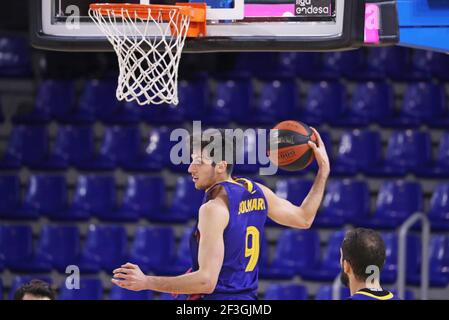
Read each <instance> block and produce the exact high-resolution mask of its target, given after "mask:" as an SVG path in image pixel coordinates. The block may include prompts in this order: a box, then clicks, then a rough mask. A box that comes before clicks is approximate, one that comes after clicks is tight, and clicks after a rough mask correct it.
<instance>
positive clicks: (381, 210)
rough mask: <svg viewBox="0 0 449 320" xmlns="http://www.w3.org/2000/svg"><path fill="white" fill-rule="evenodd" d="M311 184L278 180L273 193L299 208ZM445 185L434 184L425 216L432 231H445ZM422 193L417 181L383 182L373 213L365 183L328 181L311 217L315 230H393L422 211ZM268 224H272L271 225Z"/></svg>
mask: <svg viewBox="0 0 449 320" xmlns="http://www.w3.org/2000/svg"><path fill="white" fill-rule="evenodd" d="M311 186H312V181H310V180H303V179H298V178H289V179H283V180H279V181H278V182H277V184H276V193H277V194H278V195H279V196H280V197H282V198H285V199H288V200H289V201H291V202H292V203H294V204H297V205H299V204H300V203H301V202H302V201H303V200H304V198H305V197H306V196H307V194H308V192H309V190H310V188H311ZM448 199H449V184H448V183H440V184H438V185H437V186H436V187H435V189H434V191H433V193H432V197H431V199H430V207H429V209H428V212H427V216H428V218H429V219H430V222H431V226H432V229H433V230H440V231H445V230H449V217H448V212H449V200H448ZM423 210H424V208H423V192H422V187H421V185H420V184H419V183H418V182H412V181H404V180H395V181H384V182H383V183H382V184H381V186H380V188H379V192H378V194H377V198H376V202H375V208H374V211H373V212H371V208H370V190H369V188H368V184H367V183H366V182H365V181H360V180H351V179H342V180H331V181H330V182H329V183H328V185H327V189H326V193H325V196H324V199H323V203H322V206H321V208H320V210H319V212H318V215H317V217H316V218H315V221H314V225H315V226H317V227H330V228H339V227H341V226H343V225H344V224H353V225H356V226H365V227H373V228H386V229H390V228H396V227H397V226H399V225H400V224H401V223H403V222H404V221H405V220H406V219H407V218H408V217H410V216H411V215H412V214H413V213H416V212H421V213H422V212H423ZM271 223H272V222H271Z"/></svg>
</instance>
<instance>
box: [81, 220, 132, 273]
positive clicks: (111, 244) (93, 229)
mask: <svg viewBox="0 0 449 320" xmlns="http://www.w3.org/2000/svg"><path fill="white" fill-rule="evenodd" d="M127 245H128V239H127V235H126V230H125V228H124V227H123V226H120V225H93V224H92V225H90V226H89V231H88V233H87V239H86V243H85V244H84V248H83V250H82V254H81V259H80V264H79V266H80V271H81V272H86V273H91V272H97V271H99V269H102V270H104V271H106V272H111V271H112V270H114V269H115V268H118V267H120V266H121V265H123V264H125V263H126V262H127V261H126V259H127V258H128V251H127V250H128V248H127Z"/></svg>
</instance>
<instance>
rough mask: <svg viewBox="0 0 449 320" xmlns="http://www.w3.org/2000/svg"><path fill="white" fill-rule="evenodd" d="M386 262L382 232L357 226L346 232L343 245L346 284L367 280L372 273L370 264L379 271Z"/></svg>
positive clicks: (344, 279) (343, 268) (343, 279)
mask: <svg viewBox="0 0 449 320" xmlns="http://www.w3.org/2000/svg"><path fill="white" fill-rule="evenodd" d="M384 263H385V244H384V241H383V240H382V237H381V236H380V234H379V233H378V232H376V231H374V230H371V229H364V228H357V229H354V230H351V231H348V232H347V233H346V236H345V238H344V240H343V244H342V246H341V259H340V264H341V267H342V273H341V281H342V282H343V284H344V285H345V286H348V287H349V286H350V283H353V282H365V281H366V279H367V278H368V276H370V274H371V273H369V272H368V273H367V268H368V267H369V266H375V267H377V268H378V270H379V272H380V270H382V267H383V265H384Z"/></svg>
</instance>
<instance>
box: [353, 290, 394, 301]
mask: <svg viewBox="0 0 449 320" xmlns="http://www.w3.org/2000/svg"><path fill="white" fill-rule="evenodd" d="M349 300H399V299H398V298H397V297H396V296H395V295H394V294H393V293H391V292H390V291H387V290H373V289H366V288H365V289H361V290H359V291H357V292H356V293H354V294H353V295H352V296H351V297H350V298H349Z"/></svg>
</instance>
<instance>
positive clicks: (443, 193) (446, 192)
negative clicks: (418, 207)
mask: <svg viewBox="0 0 449 320" xmlns="http://www.w3.org/2000/svg"><path fill="white" fill-rule="evenodd" d="M428 217H429V219H430V222H431V224H432V229H433V230H439V231H448V230H449V183H440V184H438V185H437V186H436V188H435V190H434V191H433V194H432V198H431V199H430V209H429V214H428Z"/></svg>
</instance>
